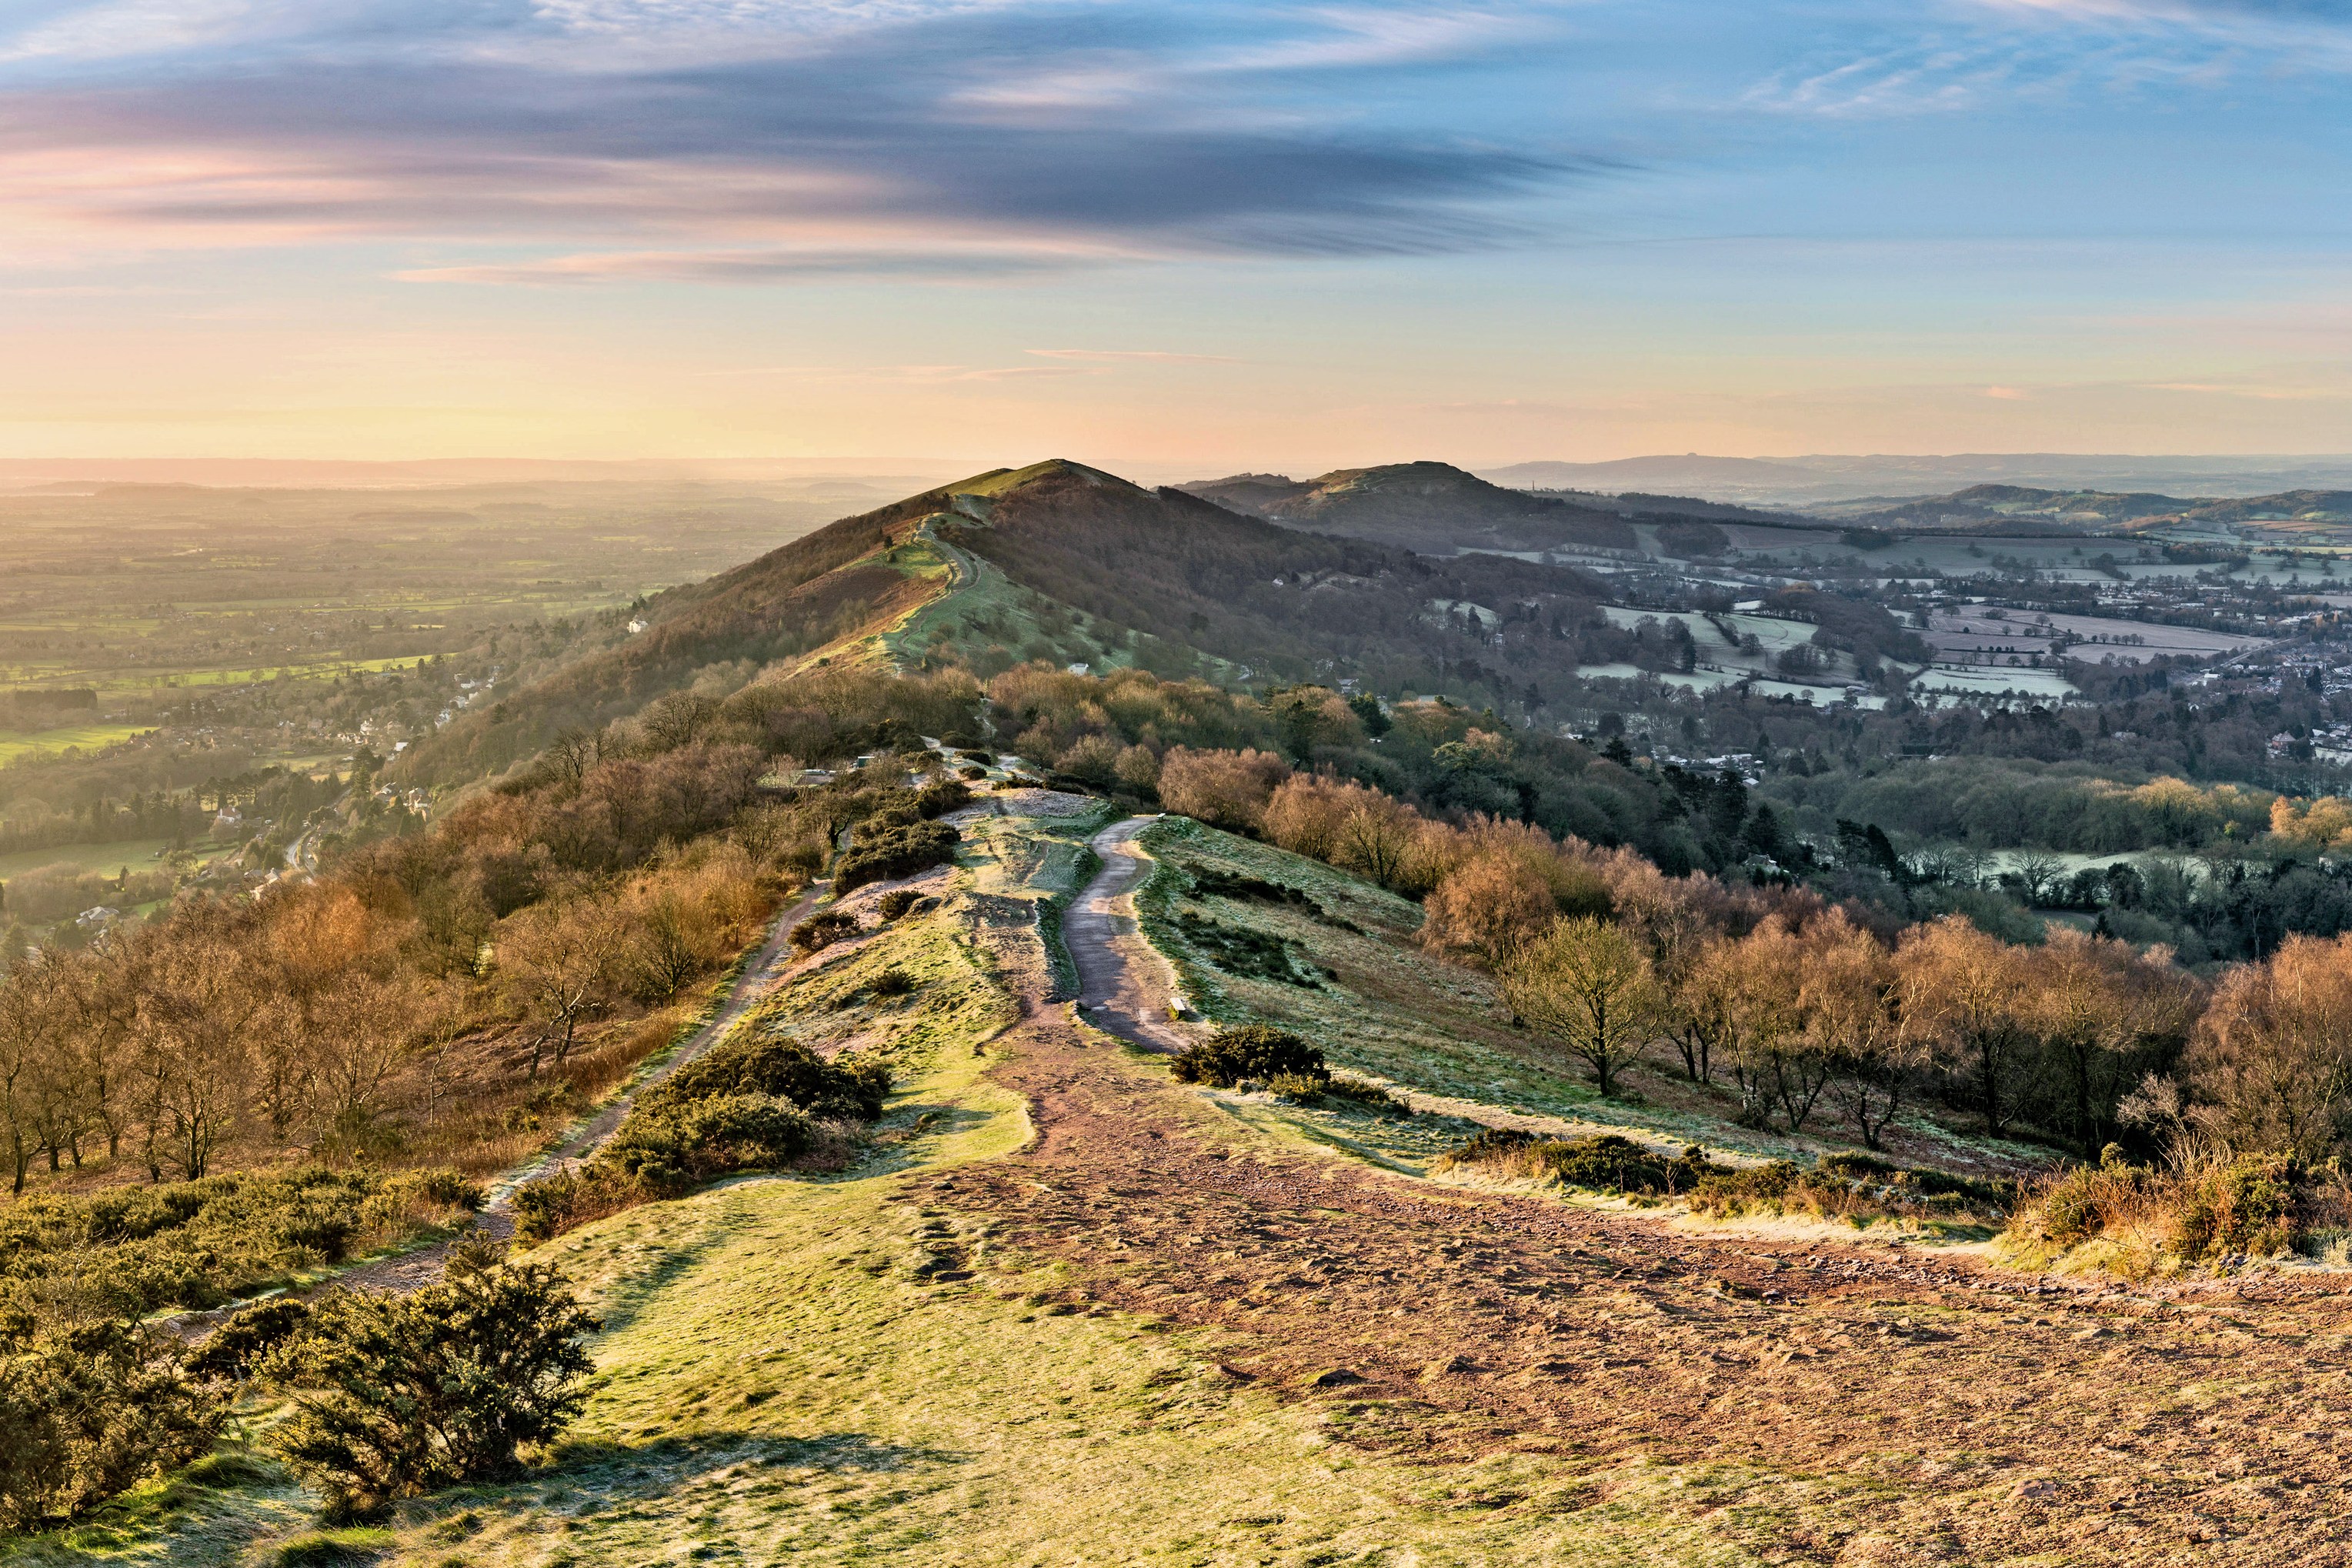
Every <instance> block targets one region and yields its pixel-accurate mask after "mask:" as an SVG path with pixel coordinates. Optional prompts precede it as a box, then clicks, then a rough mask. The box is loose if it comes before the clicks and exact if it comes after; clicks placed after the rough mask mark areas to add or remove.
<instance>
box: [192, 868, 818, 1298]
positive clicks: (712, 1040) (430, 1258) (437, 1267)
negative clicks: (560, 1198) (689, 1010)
mask: <svg viewBox="0 0 2352 1568" xmlns="http://www.w3.org/2000/svg"><path fill="white" fill-rule="evenodd" d="M830 885H831V884H830V883H822V882H821V883H818V884H816V885H815V886H814V887H812V888H810V889H808V890H807V891H806V892H804V893H803V894H802V895H801V896H800V897H799V898H798V899H797V900H793V902H792V903H791V904H789V905H787V906H785V908H784V909H783V910H782V911H781V912H779V913H778V914H777V916H776V917H775V922H774V923H773V924H772V925H771V926H770V927H769V928H768V934H767V937H766V940H764V941H763V942H761V944H760V948H759V951H758V952H754V953H753V954H752V955H751V959H750V961H749V962H748V963H745V964H744V965H743V969H742V973H740V974H739V975H738V976H737V977H736V980H735V984H734V985H733V987H732V988H731V989H730V991H729V992H728V994H727V1000H726V1001H725V1002H723V1003H721V1004H720V1005H719V1010H718V1011H717V1012H716V1013H714V1014H712V1015H711V1016H710V1018H709V1021H708V1022H707V1023H705V1024H704V1025H703V1026H702V1027H700V1028H699V1029H697V1030H696V1031H695V1032H694V1034H693V1035H692V1036H691V1037H689V1038H688V1039H687V1041H686V1042H685V1043H684V1044H682V1045H680V1046H679V1047H677V1049H676V1050H675V1051H673V1052H671V1053H670V1056H669V1059H668V1060H667V1061H665V1062H664V1063H662V1065H661V1066H660V1067H659V1068H656V1069H655V1070H654V1071H652V1072H649V1073H647V1074H646V1076H645V1077H644V1078H643V1079H640V1080H639V1081H638V1082H636V1083H635V1084H634V1085H632V1086H631V1087H630V1088H629V1089H628V1091H627V1092H626V1093H624V1094H619V1095H615V1096H614V1098H613V1099H612V1100H611V1101H610V1102H608V1103H607V1104H606V1105H605V1106H604V1108H603V1109H602V1110H598V1111H597V1113H596V1114H595V1115H594V1116H593V1117H591V1118H589V1119H588V1121H586V1122H585V1123H584V1124H583V1125H582V1126H580V1127H579V1128H577V1129H575V1130H574V1131H572V1135H571V1136H570V1137H568V1138H566V1139H565V1140H564V1141H563V1142H562V1143H561V1144H559V1145H558V1146H557V1147H555V1148H554V1149H552V1150H551V1151H549V1152H547V1153H546V1154H545V1155H543V1156H542V1157H541V1158H540V1159H538V1160H535V1161H533V1162H532V1163H530V1164H527V1165H522V1166H519V1167H517V1168H516V1169H514V1170H511V1171H508V1172H506V1173H503V1174H501V1175H500V1176H499V1178H498V1179H497V1180H496V1181H494V1182H492V1183H491V1184H490V1187H489V1201H488V1203H487V1204H486V1205H484V1206H483V1209H482V1216H481V1220H480V1222H479V1228H480V1229H482V1230H484V1231H487V1232H488V1234H489V1235H490V1236H491V1237H493V1238H494V1239H496V1240H498V1241H500V1242H505V1241H509V1240H511V1239H513V1237H514V1225H515V1222H514V1195H515V1194H516V1193H517V1192H519V1191H520V1190H521V1189H522V1188H524V1187H526V1186H529V1185H530V1184H531V1183H533V1182H540V1181H545V1180H546V1179H547V1178H548V1177H550V1176H551V1175H554V1174H556V1173H559V1172H563V1171H571V1170H576V1169H577V1168H578V1167H580V1166H581V1165H583V1164H585V1163H587V1161H588V1160H589V1158H590V1157H591V1156H593V1154H594V1153H595V1152H596V1151H597V1150H599V1149H601V1148H603V1147H604V1143H605V1141H606V1140H607V1139H609V1138H611V1137H612V1136H613V1134H614V1131H617V1130H618V1129H619V1128H620V1125H621V1121H622V1119H623V1118H625V1117H626V1116H627V1115H628V1114H629V1107H631V1106H632V1105H634V1104H635V1103H636V1099H637V1096H638V1095H640V1094H643V1093H644V1092H645V1091H646V1089H650V1088H652V1087H653V1086H654V1085H655V1084H657V1083H659V1082H661V1080H662V1079H666V1078H667V1077H668V1076H669V1075H670V1074H672V1073H674V1072H676V1071H677V1069H678V1068H682V1067H684V1066H685V1065H686V1064H687V1063H688V1062H690V1061H692V1060H693V1059H694V1058H697V1057H698V1056H700V1055H701V1054H702V1053H703V1052H705V1051H707V1050H709V1048H710V1047H712V1046H715V1045H717V1044H718V1043H719V1041H720V1040H721V1039H723V1038H724V1037H726V1035H727V1031H728V1030H730V1029H731V1028H733V1027H734V1026H735V1025H736V1024H737V1023H738V1022H739V1021H740V1019H741V1018H742V1016H743V1015H744V1014H746V1013H748V1012H750V1011H751V1009H752V1008H753V1007H755V1006H757V1005H759V1004H760V1002H761V999H762V998H764V997H765V996H766V995H767V994H768V993H769V991H770V990H772V988H773V987H774V985H775V984H776V982H777V980H778V978H779V976H780V975H781V974H782V971H783V970H784V969H786V968H788V967H790V965H791V964H792V963H793V954H792V952H791V950H790V948H789V947H788V946H787V944H788V943H789V942H790V941H791V940H792V934H793V927H794V926H796V925H798V924H799V923H800V922H801V921H802V920H803V918H805V917H806V916H807V914H808V912H809V910H812V909H814V907H815V905H816V901H817V900H819V899H820V898H822V897H824V893H825V890H826V889H827V888H828V887H830ZM448 1258H449V1247H448V1244H447V1243H446V1242H445V1243H442V1244H440V1245H438V1246H434V1247H419V1248H417V1249H416V1250H415V1251H414V1252H404V1253H402V1254H401V1255H400V1256H398V1257H396V1258H383V1259H382V1260H381V1261H378V1262H374V1263H363V1264H362V1265H360V1266H359V1267H358V1268H351V1269H347V1270H345V1271H344V1272H343V1273H341V1274H339V1275H337V1276H336V1277H335V1279H334V1283H336V1284H338V1285H341V1286H344V1287H346V1288H347V1289H354V1290H390V1291H406V1290H415V1289H418V1288H420V1287H422V1286H425V1285H430V1284H432V1283H433V1282H434V1281H435V1280H436V1279H440V1278H441V1270H442V1268H443V1266H444V1265H445V1264H446V1263H447V1261H448ZM232 1310H235V1308H234V1306H231V1307H227V1308H223V1309H220V1310H217V1311H214V1312H208V1313H203V1314H194V1315H192V1316H191V1317H190V1319H189V1320H188V1321H189V1322H191V1323H192V1324H201V1323H209V1322H211V1321H216V1320H218V1319H219V1318H221V1317H222V1316H224V1315H225V1314H226V1313H227V1312H229V1311H232Z"/></svg>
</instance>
